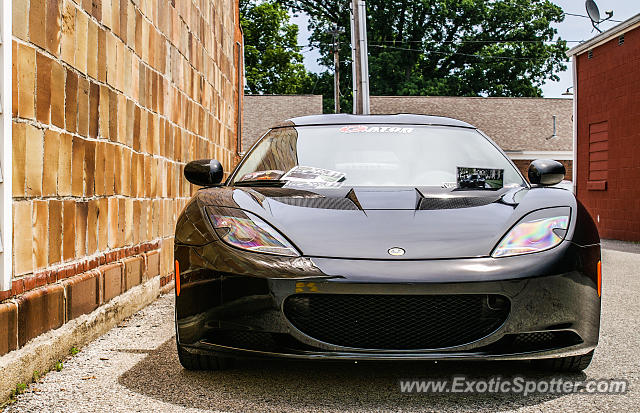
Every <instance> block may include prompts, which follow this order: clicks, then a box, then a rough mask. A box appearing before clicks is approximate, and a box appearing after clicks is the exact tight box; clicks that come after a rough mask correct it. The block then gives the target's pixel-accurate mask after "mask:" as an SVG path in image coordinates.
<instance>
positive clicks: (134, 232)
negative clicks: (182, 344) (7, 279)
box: [0, 0, 239, 354]
mask: <svg viewBox="0 0 640 413" xmlns="http://www.w3.org/2000/svg"><path fill="white" fill-rule="evenodd" d="M236 3H237V2H235V1H233V0H212V1H210V0H197V1H189V0H184V1H182V0H180V1H176V0H14V1H13V34H14V37H13V42H12V54H13V107H12V111H13V172H12V179H13V195H14V207H13V216H14V228H13V239H14V247H13V251H14V257H13V277H14V278H13V289H12V291H10V292H0V300H2V299H6V298H7V297H11V296H14V295H17V294H22V293H24V292H25V291H28V290H31V289H34V288H38V287H40V288H41V289H42V291H40V292H38V294H40V293H46V291H45V287H44V286H45V285H46V284H53V283H55V285H62V287H61V288H65V289H66V292H67V294H68V293H69V292H70V288H72V287H71V285H75V284H73V283H72V284H69V285H67V284H64V285H63V281H64V280H66V279H68V278H69V277H81V276H84V275H83V274H89V275H88V277H89V278H91V279H94V278H95V280H96V281H95V282H96V283H97V284H96V285H97V287H96V288H97V290H95V291H97V294H98V295H97V296H96V297H94V298H95V299H94V301H95V303H97V304H99V303H100V302H101V300H102V301H104V299H105V297H106V296H109V295H110V294H114V291H115V292H116V293H119V292H121V291H124V290H126V289H128V288H129V287H130V285H131V284H132V283H134V284H135V283H140V282H142V281H143V280H144V276H143V274H153V275H154V276H157V275H160V276H162V277H164V278H163V283H166V282H168V278H170V277H171V272H172V267H173V266H172V265H171V262H172V256H173V231H174V227H175V220H176V218H177V215H178V213H179V212H180V210H181V209H182V208H183V206H184V205H185V203H186V202H187V200H188V199H189V197H190V195H191V193H192V192H193V191H194V188H193V187H192V186H190V185H189V184H188V182H187V181H186V180H185V179H183V176H182V171H183V168H184V165H185V163H186V162H188V161H190V160H193V159H198V158H216V159H218V160H220V161H221V162H222V164H223V165H224V167H225V170H227V171H229V170H230V168H231V166H232V164H233V163H234V162H235V143H236V136H235V135H236V119H237V99H238V98H239V97H238V90H237V87H236V85H237V84H238V83H239V82H238V78H237V76H238V70H237V67H236V64H237V56H235V50H236V49H235V41H236V39H237V37H238V32H239V25H238V18H237V4H236ZM131 257H133V258H131ZM149 257H153V258H149ZM149 259H152V261H153V263H152V266H155V265H156V263H157V271H156V270H153V271H150V270H149V265H148V260H149ZM127 260H137V261H140V262H141V263H142V264H141V265H139V266H134V267H135V268H133V267H132V268H133V269H131V270H128V269H127V268H129V267H131V265H130V264H128V263H129V262H130V261H127ZM110 265H111V266H110ZM113 265H115V266H116V267H117V268H120V269H121V271H120V273H121V276H115V275H114V276H106V275H105V274H107V272H108V271H109V270H110V269H112V268H114V267H112V266H113ZM127 271H129V273H130V272H133V273H134V274H137V275H133V276H128V275H127V274H128V272H127ZM113 273H114V272H113V271H111V273H110V274H113ZM91 274H93V275H91ZM92 277H93V278H92ZM96 277H97V278H96ZM116 280H118V283H119V284H117V285H116V284H114V283H116ZM83 282H85V281H83ZM92 282H93V281H92ZM47 288H49V287H47ZM52 288H54V287H52ZM55 288H57V287H55ZM92 288H93V287H91V288H87V289H81V290H79V291H93V290H92ZM47 291H48V290H47ZM84 294H85V293H84V292H80V293H74V294H73V297H74V298H73V300H74V301H76V302H80V301H83V300H84V299H79V298H78V297H80V296H83V295H84ZM52 297H54V296H52ZM52 299H53V298H52ZM54 301H55V300H54ZM20 302H21V301H18V304H17V305H18V306H20ZM56 305H57V304H56ZM65 305H66V304H65ZM69 305H72V304H69ZM83 305H84V307H82V308H90V307H91V306H89V307H87V306H86V303H85V304H83ZM9 307H11V306H9ZM72 307H73V305H72ZM25 308H26V307H25ZM9 310H10V309H9ZM9 310H7V311H9ZM74 311H76V310H75V308H71V309H70V313H71V314H75V313H74ZM78 311H81V310H78ZM76 312H77V311H76ZM65 314H66V313H65ZM1 317H2V316H1V315H0V320H2V318H1ZM67 318H68V317H67ZM64 319H65V317H63V321H64ZM19 321H20V320H19ZM56 323H57V321H56ZM56 323H54V324H55V325H57V324H56ZM52 326H53V324H52V325H51V326H48V327H47V328H51V327H52ZM20 328H21V327H20V324H19V328H18V331H20ZM43 328H44V327H43ZM45 330H46V329H45ZM34 331H35V330H34ZM38 331H40V330H38ZM32 335H33V334H31V333H30V334H29V335H28V337H31V336H32ZM0 341H2V340H0ZM20 341H21V342H22V340H20ZM0 350H2V346H1V345H0ZM0 354H1V352H0Z"/></svg>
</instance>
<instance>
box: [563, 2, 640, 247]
mask: <svg viewBox="0 0 640 413" xmlns="http://www.w3.org/2000/svg"><path fill="white" fill-rule="evenodd" d="M567 54H568V55H569V56H570V57H571V58H572V59H573V70H574V87H575V90H574V93H575V96H574V102H575V105H576V107H575V114H576V115H575V117H574V141H575V142H574V159H575V162H574V176H576V178H575V179H574V182H575V185H576V194H577V196H578V198H579V199H580V200H581V201H582V202H583V203H584V205H585V206H586V207H587V209H588V210H589V211H590V212H591V214H592V215H593V217H594V219H595V220H596V222H597V224H598V229H599V231H600V236H601V237H602V238H613V239H619V240H625V241H640V14H638V15H636V16H634V17H632V18H631V19H629V20H627V21H625V22H623V23H620V24H619V25H617V26H615V27H612V28H611V29H609V30H607V31H605V32H603V33H601V34H599V35H598V36H596V37H594V38H593V39H591V40H589V41H588V42H585V43H582V44H581V45H579V46H576V47H574V48H573V49H571V50H569V52H568V53H567Z"/></svg>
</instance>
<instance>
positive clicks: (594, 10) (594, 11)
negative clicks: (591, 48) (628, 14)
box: [584, 0, 613, 33]
mask: <svg viewBox="0 0 640 413" xmlns="http://www.w3.org/2000/svg"><path fill="white" fill-rule="evenodd" d="M584 7H585V8H586V9H587V14H588V15H589V18H590V19H591V25H592V26H593V28H594V29H596V30H597V31H599V32H600V33H602V30H600V28H599V27H598V25H599V24H600V23H602V22H605V21H607V20H609V19H610V18H612V17H613V10H607V11H606V12H605V13H606V14H607V18H606V19H602V20H600V10H598V5H596V2H595V1H593V0H587V1H585V2H584Z"/></svg>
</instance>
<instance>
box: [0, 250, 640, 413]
mask: <svg viewBox="0 0 640 413" xmlns="http://www.w3.org/2000/svg"><path fill="white" fill-rule="evenodd" d="M638 268H640V254H633V253H628V252H621V251H614V250H605V251H603V270H604V275H603V279H604V286H603V290H604V296H605V299H604V303H603V305H604V308H603V309H604V311H603V317H602V331H601V336H600V345H599V346H598V349H597V351H596V355H595V357H594V360H593V362H592V364H591V366H590V367H589V368H588V369H587V370H586V372H585V373H584V374H576V375H568V376H565V378H571V379H576V380H582V379H586V378H596V379H608V378H623V379H627V380H629V383H630V391H629V392H628V393H626V394H624V395H584V394H572V395H558V394H555V395H553V394H546V395H544V394H534V395H529V396H521V395H514V394H492V395H488V394H485V395H481V394H475V395H469V394H445V393H443V394H403V393H400V392H399V389H398V380H399V379H400V378H426V379H432V378H445V379H450V378H451V376H452V375H459V374H462V375H466V376H469V377H475V378H481V377H486V376H488V375H502V376H503V377H504V378H507V377H510V376H514V375H517V374H524V375H525V376H526V377H527V378H542V377H545V376H544V375H543V374H542V373H536V372H533V371H531V370H529V369H528V366H527V365H526V364H514V363H480V362H476V363H454V362H447V363H442V362H440V363H433V362H428V363H415V362H413V363H359V364H351V363H348V364H345V363H310V362H298V361H287V362H244V363H242V364H240V366H239V367H238V368H237V369H235V370H231V371H227V372H188V371H186V370H183V369H182V368H181V367H180V364H179V363H178V358H177V355H176V350H175V344H174V334H175V333H174V327H173V296H172V295H171V294H168V295H166V296H163V297H161V298H160V299H159V300H158V301H156V302H155V303H153V304H152V305H150V306H148V307H147V308H145V309H144V310H142V311H140V312H139V313H137V314H136V315H135V316H133V317H132V318H130V319H129V320H127V321H125V322H123V323H122V324H121V325H120V326H118V327H117V328H114V329H113V330H112V331H110V332H109V333H107V334H105V335H104V336H102V337H101V338H100V339H98V340H96V341H95V342H93V343H91V344H90V345H88V346H87V347H85V348H84V349H82V351H80V352H79V353H78V354H77V355H76V356H74V357H71V358H69V359H68V360H66V361H65V366H64V369H63V370H62V371H60V372H50V373H49V374H47V375H46V376H45V377H44V378H43V379H41V381H40V382H38V383H34V384H32V385H31V386H29V387H28V389H27V391H26V392H25V393H24V394H22V395H20V396H19V397H18V399H17V401H16V402H15V403H13V404H12V405H10V406H9V407H8V408H7V411H8V412H33V411H47V412H48V411H55V412H103V411H109V412H142V411H144V412H203V411H234V412H235V411H261V412H266V411H274V412H275V411H278V412H280V411H317V412H320V411H322V412H326V411H518V412H529V411H535V412H540V411H557V412H584V411H607V412H612V411H624V412H632V411H638V410H640V391H639V390H638V385H639V384H640V383H639V382H640V380H639V376H640V363H639V362H638V352H637V349H638V344H639V342H640V321H639V320H640V318H638V315H639V314H640V300H638V299H637V296H636V294H638V293H640V277H638Z"/></svg>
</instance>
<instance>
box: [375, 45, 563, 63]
mask: <svg viewBox="0 0 640 413" xmlns="http://www.w3.org/2000/svg"><path fill="white" fill-rule="evenodd" d="M369 46H371V47H378V48H382V49H394V50H406V51H410V52H419V53H436V54H443V55H459V56H469V57H477V58H481V59H485V58H487V59H499V60H523V61H530V60H546V59H545V58H543V57H515V56H495V55H481V54H471V53H459V52H451V53H448V52H440V51H437V50H421V49H409V48H406V47H394V46H387V45H378V44H370V45H369ZM562 62H565V63H567V62H569V61H568V60H562Z"/></svg>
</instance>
